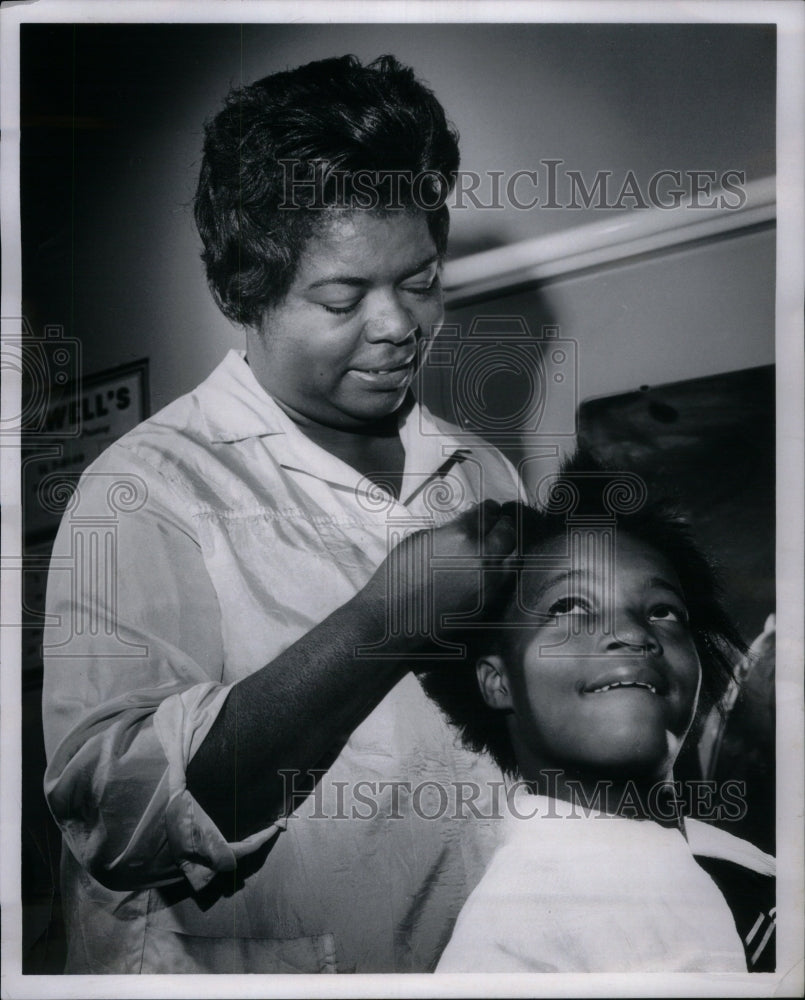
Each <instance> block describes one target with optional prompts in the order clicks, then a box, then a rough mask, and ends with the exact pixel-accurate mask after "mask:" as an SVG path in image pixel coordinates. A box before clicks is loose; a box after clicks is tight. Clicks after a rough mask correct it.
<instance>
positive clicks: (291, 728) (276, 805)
mask: <svg viewBox="0 0 805 1000" xmlns="http://www.w3.org/2000/svg"><path fill="white" fill-rule="evenodd" d="M385 606H386V605H385V602H383V601H382V600H381V599H380V598H378V596H376V595H372V594H370V593H369V592H368V591H361V592H360V593H359V594H357V595H356V596H355V597H354V598H353V599H352V600H351V601H349V602H347V603H346V604H345V605H343V606H342V607H340V608H338V609H337V610H336V611H334V612H333V613H332V614H331V615H330V616H329V617H328V618H326V619H325V620H324V621H323V622H322V623H321V624H320V625H318V626H316V628H314V629H312V630H311V631H310V632H308V633H307V634H306V635H304V636H302V637H301V638H300V639H299V640H298V641H297V642H295V643H294V644H293V645H292V646H290V647H289V648H288V649H287V650H285V652H283V653H281V654H280V655H279V656H278V657H277V658H276V659H275V660H273V661H272V662H271V663H268V664H266V666H264V667H263V668H262V669H260V670H258V671H256V672H255V673H254V674H251V675H250V676H249V677H246V678H244V679H243V680H242V681H240V682H239V683H237V684H236V685H235V686H234V687H233V689H232V691H231V693H230V695H229V697H228V698H227V700H226V702H225V704H224V707H223V709H222V710H221V712H220V714H219V715H218V718H217V719H216V721H215V723H214V724H213V726H212V728H211V730H210V732H209V733H208V735H207V737H206V739H205V740H204V741H203V743H202V744H201V746H200V747H199V749H198V751H197V752H196V753H195V755H194V756H193V758H192V760H191V761H190V763H189V765H188V767H187V787H188V789H189V790H190V792H191V794H192V795H193V796H194V798H195V799H196V800H197V801H198V803H199V804H200V805H201V807H202V808H203V809H204V810H205V812H206V813H207V814H208V815H209V816H210V818H211V819H212V820H213V821H214V822H215V824H216V825H217V826H218V828H219V829H220V830H221V832H222V833H223V835H224V836H225V837H226V838H227V839H228V840H240V839H243V838H244V837H246V836H249V834H251V833H254V832H256V831H257V830H259V829H262V828H264V827H265V826H267V825H268V824H269V823H271V822H272V821H273V820H275V819H276V818H277V817H278V816H279V815H281V814H282V813H283V812H284V810H285V808H286V801H285V797H286V782H285V780H284V778H283V774H282V772H283V771H288V770H294V771H301V772H304V771H307V770H308V769H311V768H315V767H316V765H317V764H318V763H319V762H320V761H321V760H322V758H323V757H324V756H325V755H327V754H328V753H329V752H330V751H332V750H333V749H336V748H338V747H339V746H340V745H341V744H342V743H343V742H344V741H345V740H346V738H347V737H348V735H349V734H350V733H351V732H352V730H353V729H355V727H356V726H357V725H358V724H359V723H360V722H361V721H362V719H363V718H365V717H366V715H368V713H369V712H370V711H371V710H372V709H373V708H374V707H375V705H377V704H378V702H379V701H380V700H381V699H382V698H383V697H384V696H385V695H386V694H387V692H388V691H389V690H390V689H391V688H392V687H393V686H394V684H395V683H396V682H397V681H398V680H399V679H400V678H401V677H402V675H403V673H404V672H405V667H404V666H403V665H402V664H403V659H404V657H403V649H402V644H400V649H399V654H400V655H399V657H394V656H393V655H392V656H391V657H389V656H388V653H389V652H391V653H392V654H393V653H394V648H393V647H392V646H390V645H388V644H386V645H384V653H385V655H384V657H383V658H382V659H371V658H369V657H367V656H359V655H358V654H357V648H358V647H359V646H361V645H370V644H372V643H374V642H377V640H378V639H379V638H381V637H382V635H383V624H384V615H385ZM409 647H410V640H409Z"/></svg>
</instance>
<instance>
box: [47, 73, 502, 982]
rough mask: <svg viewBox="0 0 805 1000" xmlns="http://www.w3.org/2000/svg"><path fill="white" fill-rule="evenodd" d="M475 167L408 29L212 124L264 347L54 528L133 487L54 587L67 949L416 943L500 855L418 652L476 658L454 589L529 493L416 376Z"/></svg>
mask: <svg viewBox="0 0 805 1000" xmlns="http://www.w3.org/2000/svg"><path fill="white" fill-rule="evenodd" d="M457 166H458V149H457V143H456V137H455V134H454V132H453V131H452V130H451V129H450V127H449V126H448V125H447V123H446V121H445V118H444V112H443V110H442V108H441V107H440V105H439V104H438V102H437V101H436V99H435V97H434V96H433V95H432V94H431V93H430V91H428V90H427V89H426V88H425V87H423V86H422V85H421V84H420V83H418V82H417V81H416V79H415V78H414V76H413V73H412V71H411V70H409V69H407V68H405V67H402V66H400V65H399V64H398V63H397V62H396V61H395V60H394V59H392V58H390V57H384V58H383V59H380V60H378V61H376V62H375V63H373V64H371V65H369V66H366V67H363V66H361V65H360V64H359V63H358V62H357V60H355V59H353V58H351V57H345V58H343V59H331V60H325V61H323V62H320V63H313V64H310V65H309V66H304V67H301V68H300V69H297V70H294V71H292V72H288V73H281V74H276V75H274V76H271V77H267V78H266V79H264V80H261V81H259V82H258V83H256V84H254V85H253V86H251V87H246V88H244V89H243V90H240V91H235V92H233V93H232V94H230V96H229V98H228V100H227V104H226V106H225V108H224V109H223V111H222V112H221V113H220V114H219V115H218V116H217V117H216V118H215V119H214V120H213V121H212V122H211V123H210V124H209V125H208V127H207V131H206V139H205V149H204V160H203V165H202V169H201V176H200V181H199V188H198V192H197V197H196V219H197V222H198V225H199V230H200V233H201V236H202V239H203V242H204V248H205V249H204V255H203V256H204V260H205V263H206V266H207V274H208V278H209V282H210V286H211V288H212V291H213V294H214V296H215V298H216V301H217V302H218V304H219V305H220V307H221V309H222V311H223V312H224V314H225V315H226V316H228V317H229V318H230V319H232V320H234V321H236V322H238V323H240V324H242V325H243V326H244V327H245V328H246V346H247V350H246V354H245V356H243V355H242V354H240V353H238V352H230V354H229V355H228V356H227V358H226V359H225V360H224V361H223V363H222V364H221V365H220V366H219V367H218V368H217V369H216V370H215V371H214V372H213V373H212V375H211V376H210V377H209V378H208V379H207V380H206V381H205V382H204V383H202V384H201V385H200V386H199V387H198V388H197V389H196V390H195V391H194V392H192V393H190V394H188V395H187V396H185V397H182V398H181V399H179V400H177V401H176V402H174V403H173V404H171V405H170V406H168V407H167V408H166V409H165V410H163V411H162V412H161V413H158V414H157V415H156V416H154V417H152V418H151V419H150V420H148V421H146V422H145V423H144V424H142V425H141V426H140V427H139V428H137V429H135V430H134V431H133V432H131V433H130V434H129V435H126V436H125V437H124V438H122V439H121V440H120V441H119V442H117V443H116V444H115V445H114V446H113V447H112V448H110V449H109V450H108V451H107V452H106V453H105V454H104V455H103V456H101V458H100V459H99V460H98V461H97V462H96V463H94V464H93V465H92V466H91V467H90V469H89V470H88V471H87V473H86V474H85V476H84V477H83V479H82V482H81V483H80V485H79V489H78V491H77V495H76V498H75V499H74V502H73V504H72V507H71V510H70V512H69V513H68V515H67V516H66V517H65V519H64V522H63V524H62V527H61V530H60V533H59V538H58V539H57V543H56V547H55V549H54V551H55V552H56V553H57V554H60V553H61V554H65V553H66V554H68V555H69V554H73V557H74V558H75V559H78V558H79V555H80V553H82V552H89V551H92V547H93V545H94V544H95V542H94V541H93V538H94V537H96V536H97V525H98V524H101V523H109V521H110V498H112V496H113V487H115V486H117V487H120V486H121V485H125V486H127V487H128V488H129V489H130V491H131V494H132V495H131V497H130V498H129V502H128V504H127V505H124V506H125V509H121V508H120V507H119V506H118V508H117V509H114V508H112V518H111V520H113V521H114V522H115V534H114V547H113V550H112V554H111V556H110V559H114V560H115V562H114V564H113V565H114V567H116V569H115V571H114V573H113V575H112V577H111V578H110V579H109V580H105V581H98V580H94V578H93V577H92V574H88V573H84V572H82V571H81V569H80V567H79V566H78V565H77V564H76V567H75V571H74V572H73V573H72V574H67V573H55V572H54V573H53V574H51V580H50V585H49V594H48V606H49V611H50V613H51V614H53V615H55V616H57V619H56V620H58V621H60V622H61V625H60V626H59V627H58V628H55V629H54V633H55V636H54V638H53V639H52V640H51V641H50V642H49V643H48V644H47V646H48V648H49V650H50V655H48V656H47V660H46V677H45V693H44V712H45V729H46V734H47V735H46V740H47V750H48V759H49V765H48V770H47V773H46V777H45V788H46V794H47V795H48V800H49V803H50V806H51V809H52V811H53V813H54V816H55V817H56V819H57V821H58V822H59V823H60V825H61V827H62V830H63V831H64V837H65V850H64V852H63V893H64V900H65V911H66V918H67V923H68V938H69V954H68V965H67V968H68V971H71V972H93V973H95V972H205V971H208V972H213V971H216V972H241V971H245V972H269V971H278V972H291V971H298V972H329V971H359V972H370V971H386V972H392V971H423V970H426V969H430V968H432V967H433V965H434V964H435V961H436V959H437V957H438V954H439V952H440V949H441V948H442V947H443V945H444V944H445V942H446V940H447V938H448V936H449V933H450V928H451V925H452V922H453V920H454V918H455V915H456V914H457V912H458V909H459V908H460V906H461V904H462V902H463V900H464V898H465V897H466V895H467V892H468V891H469V889H470V888H471V886H472V884H473V882H474V881H475V880H476V879H477V877H478V876H479V875H480V871H481V870H482V866H483V864H484V861H485V860H486V857H487V856H488V854H489V851H490V850H491V849H492V847H493V846H494V845H493V843H492V830H491V827H490V825H489V824H484V823H483V822H478V820H477V819H473V822H472V823H461V822H457V818H459V819H460V818H461V816H458V817H457V815H456V813H457V810H456V809H455V808H453V807H452V806H451V808H441V806H442V802H443V797H444V796H448V794H449V793H451V792H452V793H453V797H454V798H456V801H458V797H457V795H456V794H455V789H459V790H460V792H459V794H460V796H461V802H462V804H465V803H464V798H465V797H467V795H468V796H469V797H471V798H472V800H473V804H475V803H476V802H477V803H480V804H481V805H482V804H483V803H484V802H485V801H486V800H487V799H488V798H489V796H490V795H492V794H493V793H494V791H495V788H496V782H497V783H498V786H499V780H500V773H499V771H497V770H496V768H495V767H494V766H493V765H492V763H491V762H490V761H487V760H484V759H481V758H478V757H477V756H475V755H472V754H469V753H467V752H465V751H463V750H462V749H461V748H459V747H457V746H456V745H455V744H454V740H453V739H452V737H451V735H450V733H449V731H448V730H447V728H446V726H445V724H444V722H443V721H442V719H441V718H440V716H439V714H438V712H437V711H436V709H435V708H433V707H432V705H431V704H430V703H429V701H428V699H427V698H426V696H425V695H424V693H423V691H422V689H421V687H420V685H419V682H418V681H417V679H416V677H415V676H414V675H413V674H412V673H411V666H412V665H414V666H415V665H417V664H418V663H419V664H421V663H422V662H423V661H427V660H430V659H433V657H434V656H450V655H456V654H457V653H458V652H460V649H458V648H457V647H456V645H455V644H454V643H453V644H451V643H450V641H449V637H448V636H446V635H445V634H442V630H441V623H442V617H443V615H445V614H451V613H452V614H455V613H458V614H462V613H463V614H465V615H466V614H469V613H471V612H472V611H473V609H474V608H475V607H476V605H477V603H478V591H479V587H480V586H481V585H483V586H484V587H485V588H490V587H494V586H496V585H498V584H499V582H500V580H501V578H502V574H501V573H497V574H496V573H494V572H491V573H490V572H487V571H484V572H481V571H480V568H479V567H480V558H481V557H485V559H486V563H485V565H486V566H487V568H490V567H491V568H492V569H495V568H496V567H498V568H499V567H500V566H501V564H502V561H503V559H504V557H505V555H506V554H507V553H508V552H509V551H510V550H511V548H512V545H513V531H512V525H511V524H510V522H509V520H508V519H507V518H506V517H503V516H501V514H500V507H499V502H504V501H506V500H510V499H514V498H516V497H518V496H519V495H520V485H519V482H518V480H517V476H516V474H515V473H514V470H513V469H512V468H511V466H510V465H509V463H508V462H506V460H505V459H504V458H503V457H502V456H501V455H500V454H499V453H497V452H496V451H495V450H494V449H492V448H490V447H489V446H487V445H484V444H483V442H481V441H479V440H477V439H475V440H473V439H468V438H467V437H466V435H463V434H461V433H460V432H459V431H458V429H457V428H451V427H449V426H448V425H445V424H443V423H441V422H439V421H436V420H435V419H434V418H433V417H432V416H431V415H430V414H429V413H428V411H427V410H426V409H425V408H424V407H421V406H419V405H418V404H417V403H416V402H415V401H414V399H413V397H412V396H411V394H410V391H409V389H410V385H411V382H412V380H413V378H414V374H415V371H416V367H417V364H418V363H420V361H421V357H422V349H423V347H424V345H425V344H426V343H427V341H428V340H429V339H430V338H432V336H433V335H434V333H435V332H436V330H437V329H438V326H439V324H440V322H441V318H442V298H441V291H440V287H439V270H440V264H441V259H442V256H443V254H444V252H445V248H446V239H447V229H448V214H447V209H446V207H445V206H444V195H445V194H446V193H447V191H448V190H449V183H448V182H447V181H445V178H450V177H451V176H452V175H453V173H454V171H455V170H456V169H457ZM367 192H369V193H368V194H367ZM434 487H436V488H438V494H437V495H436V496H435V497H434V493H433V490H434ZM481 501H485V502H484V503H480V502H481ZM491 501H498V503H493V502H491ZM479 504H480V505H479ZM104 519H105V520H104ZM420 529H422V530H420ZM93 532H94V533H95V534H94V535H93ZM405 536H408V537H405ZM401 539H404V540H402V541H401V542H400V540H401ZM398 542H400V544H397V543H398ZM431 556H434V557H436V558H437V559H438V560H440V561H439V562H438V563H437V562H433V561H432V560H431ZM453 563H456V565H457V566H459V567H460V568H461V570H462V571H460V572H459V571H456V570H451V569H450V567H451V565H452V564H453ZM110 565H112V563H110ZM73 581H74V582H73ZM46 652H47V650H46ZM423 782H424V784H427V783H429V784H430V785H431V786H432V787H430V788H424V784H423ZM423 788H424V791H423ZM428 796H430V798H429V797H428ZM434 796H435V797H436V806H437V807H438V808H436V809H434V808H433V802H432V799H433V797H434ZM453 805H455V803H454V804H453ZM477 811H478V808H477V806H476V812H477ZM464 818H469V817H468V816H465V817H464Z"/></svg>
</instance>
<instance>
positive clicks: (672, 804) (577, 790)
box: [525, 768, 683, 829]
mask: <svg viewBox="0 0 805 1000" xmlns="http://www.w3.org/2000/svg"><path fill="white" fill-rule="evenodd" d="M525 780H526V781H527V782H528V784H529V785H530V787H531V788H532V790H533V791H534V792H535V793H536V794H538V795H547V796H549V797H550V798H554V799H560V800H562V801H563V802H569V803H570V804H571V805H573V806H575V807H576V808H578V810H579V811H580V812H586V811H592V812H605V813H608V814H610V815H613V816H621V817H624V818H627V819H650V820H653V821H654V822H655V823H659V824H660V825H661V826H667V827H673V828H677V829H683V822H682V821H683V815H682V809H681V802H680V800H679V796H678V794H677V790H676V787H675V784H678V783H675V782H674V781H673V776H669V777H668V778H665V779H656V780H655V779H648V778H642V777H638V778H626V779H623V778H615V779H613V778H603V777H600V776H595V777H593V776H591V775H588V774H582V773H571V772H568V771H561V770H553V769H549V768H546V769H544V770H540V771H537V772H535V775H534V776H533V777H531V776H529V777H527V778H526V779H525Z"/></svg>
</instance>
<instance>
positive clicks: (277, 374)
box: [248, 211, 444, 429]
mask: <svg viewBox="0 0 805 1000" xmlns="http://www.w3.org/2000/svg"><path fill="white" fill-rule="evenodd" d="M443 313H444V310H443V305H442V291H441V285H440V283H439V255H438V253H437V251H436V246H435V244H434V242H433V238H432V237H431V235H430V232H429V230H428V225H427V220H426V217H425V215H424V214H422V213H421V212H395V213H394V214H392V215H386V216H377V215H371V214H369V213H367V212H359V211H358V212H351V213H344V214H343V215H337V216H334V217H331V218H329V219H327V221H326V222H325V223H324V225H323V226H322V228H321V229H319V230H318V232H317V233H316V234H315V235H314V236H312V237H311V238H310V240H309V241H308V243H307V245H306V247H305V249H304V251H303V253H302V257H301V260H300V263H299V267H298V270H297V273H296V277H295V278H294V281H293V284H292V285H291V288H290V290H289V291H288V294H287V295H286V297H285V299H284V300H283V301H282V302H281V303H280V304H279V305H277V306H275V307H273V308H271V309H269V310H267V312H266V314H265V317H264V322H263V326H262V329H261V330H260V331H259V332H255V331H250V333H249V341H248V357H249V364H250V365H251V366H252V369H253V371H254V373H255V376H256V377H257V379H258V381H259V382H260V384H261V385H262V386H263V388H264V389H266V391H267V392H269V393H270V394H271V395H272V396H273V397H274V398H275V399H277V400H278V402H279V403H280V404H281V405H283V406H284V408H285V409H287V410H288V411H289V412H290V413H291V415H292V416H295V417H297V418H302V419H303V420H305V421H312V422H314V423H319V424H323V425H325V426H328V427H336V428H342V429H350V428H356V427H361V426H365V425H367V424H371V423H372V422H374V421H377V420H381V419H382V418H383V417H387V416H388V415H389V414H391V413H393V412H394V411H395V410H396V409H397V408H398V407H399V406H400V404H401V403H402V401H403V399H404V398H405V395H406V392H407V390H408V387H409V386H410V384H411V381H412V380H413V377H414V374H415V371H416V362H417V354H418V345H419V342H420V341H421V340H423V339H430V338H431V337H433V336H434V334H435V333H436V331H437V330H438V328H439V325H440V324H441V321H442V317H443Z"/></svg>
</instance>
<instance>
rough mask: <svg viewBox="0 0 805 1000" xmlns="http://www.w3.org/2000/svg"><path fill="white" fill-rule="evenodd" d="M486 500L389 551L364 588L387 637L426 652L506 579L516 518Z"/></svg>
mask: <svg viewBox="0 0 805 1000" xmlns="http://www.w3.org/2000/svg"><path fill="white" fill-rule="evenodd" d="M510 506H511V505H509V504H507V505H505V507H501V505H500V504H499V503H497V502H495V501H494V500H485V501H484V502H483V503H482V504H478V505H475V506H474V507H471V508H470V509H469V510H466V511H464V513H462V514H460V515H459V516H458V517H457V518H455V520H453V521H450V522H449V523H447V524H444V525H442V526H440V527H438V528H429V529H426V530H424V531H417V532H415V533H412V534H411V535H409V536H408V537H407V538H405V539H404V540H403V541H402V542H400V544H399V545H398V546H397V547H396V548H395V549H393V550H392V551H391V552H390V553H389V555H388V557H387V558H386V559H385V561H384V562H383V563H382V564H381V565H380V566H379V567H378V569H377V571H376V572H375V574H374V576H373V577H372V578H371V580H370V581H369V583H368V584H367V585H366V587H365V588H364V596H365V597H367V598H368V599H369V600H370V601H371V603H372V604H374V605H375V606H379V607H380V608H381V609H382V610H381V612H380V613H381V614H385V616H386V634H387V635H388V636H389V637H391V636H400V637H403V636H404V638H405V641H406V642H407V643H408V645H409V648H410V647H411V645H412V644H413V645H414V646H415V647H420V648H421V647H422V646H425V647H427V645H428V642H429V640H433V639H437V638H438V637H439V636H440V635H442V634H444V630H445V629H446V628H449V626H450V625H451V624H453V625H455V624H458V622H457V621H456V618H457V616H465V617H467V616H469V617H471V616H472V614H473V612H475V611H477V610H478V609H479V608H480V607H481V606H482V604H483V603H486V602H488V600H489V598H490V596H492V594H494V593H495V592H497V590H499V589H500V588H501V587H502V586H504V585H505V584H506V582H507V581H508V580H509V579H510V577H511V574H512V573H513V572H514V571H513V570H508V569H507V568H506V565H505V560H506V557H507V556H508V555H510V554H511V553H512V551H513V549H514V545H515V527H514V519H513V517H512V516H510V514H508V513H507V512H506V508H508V507H510Z"/></svg>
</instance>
